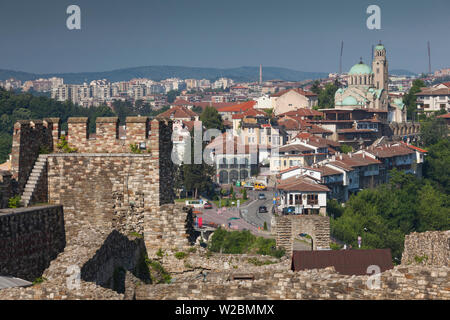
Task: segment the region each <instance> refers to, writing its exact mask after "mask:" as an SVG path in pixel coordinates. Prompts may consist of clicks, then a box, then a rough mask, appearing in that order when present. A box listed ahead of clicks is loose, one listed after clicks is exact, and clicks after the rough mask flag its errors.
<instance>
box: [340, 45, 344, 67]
mask: <svg viewBox="0 0 450 320" xmlns="http://www.w3.org/2000/svg"><path fill="white" fill-rule="evenodd" d="M343 52H344V41H342V42H341V55H340V58H339V74H342V53H343Z"/></svg>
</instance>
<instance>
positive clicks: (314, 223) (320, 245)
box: [275, 215, 330, 254]
mask: <svg viewBox="0 0 450 320" xmlns="http://www.w3.org/2000/svg"><path fill="white" fill-rule="evenodd" d="M275 223H276V224H275V228H276V234H277V238H276V239H277V246H278V247H283V248H285V249H286V252H288V253H289V254H292V250H293V242H294V238H295V237H298V235H299V234H301V233H305V234H308V235H310V236H311V237H312V238H313V248H314V250H317V249H328V248H329V247H330V218H329V217H323V216H319V215H288V216H280V217H276V219H275Z"/></svg>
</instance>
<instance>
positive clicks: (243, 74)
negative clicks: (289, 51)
mask: <svg viewBox="0 0 450 320" xmlns="http://www.w3.org/2000/svg"><path fill="white" fill-rule="evenodd" d="M49 77H61V78H64V82H65V83H83V82H85V81H92V80H96V79H108V80H110V81H112V82H116V81H128V80H130V79H133V78H149V79H152V80H155V81H160V80H163V79H167V78H172V77H178V78H182V79H188V78H193V79H209V80H215V79H218V78H220V77H227V78H231V79H233V80H235V81H256V80H258V79H259V67H239V68H229V69H219V68H199V67H180V66H147V67H135V68H126V69H118V70H112V71H104V72H80V73H49V74H34V73H27V72H20V71H11V70H0V80H5V79H9V78H16V79H19V80H22V81H26V80H34V79H38V78H49ZM326 77H328V74H327V73H324V72H303V71H296V70H291V69H286V68H278V67H264V68H263V78H264V79H280V80H287V81H302V80H308V79H319V78H326Z"/></svg>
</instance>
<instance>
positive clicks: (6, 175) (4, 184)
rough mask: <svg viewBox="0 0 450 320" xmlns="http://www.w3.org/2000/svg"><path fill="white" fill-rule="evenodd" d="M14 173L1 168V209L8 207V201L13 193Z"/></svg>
mask: <svg viewBox="0 0 450 320" xmlns="http://www.w3.org/2000/svg"><path fill="white" fill-rule="evenodd" d="M11 178H12V175H11V173H10V172H8V171H2V170H0V209H3V208H8V201H9V199H10V198H11V197H12V195H13V187H12V181H11Z"/></svg>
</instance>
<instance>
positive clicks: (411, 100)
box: [403, 79, 426, 120]
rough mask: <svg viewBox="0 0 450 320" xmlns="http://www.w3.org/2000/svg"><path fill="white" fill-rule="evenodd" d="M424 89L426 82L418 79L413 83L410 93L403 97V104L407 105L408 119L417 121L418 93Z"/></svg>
mask: <svg viewBox="0 0 450 320" xmlns="http://www.w3.org/2000/svg"><path fill="white" fill-rule="evenodd" d="M423 87H426V85H425V82H423V80H421V79H416V80H414V81H413V83H412V86H411V89H409V92H408V93H407V94H405V96H404V97H403V103H404V104H405V105H406V111H407V117H408V119H409V120H417V119H416V111H417V102H416V101H417V97H416V93H419V92H420V91H421V90H422V88H423Z"/></svg>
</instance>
